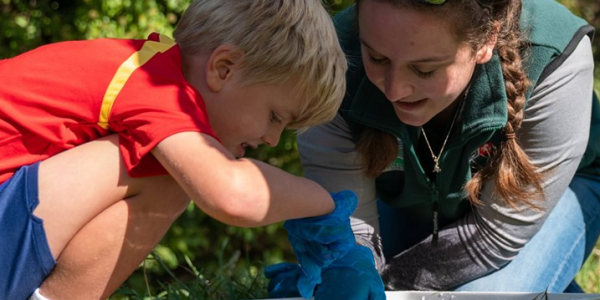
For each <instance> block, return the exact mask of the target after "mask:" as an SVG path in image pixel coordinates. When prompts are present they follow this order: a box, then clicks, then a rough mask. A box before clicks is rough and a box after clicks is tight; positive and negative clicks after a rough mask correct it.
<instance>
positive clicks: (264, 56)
mask: <svg viewBox="0 0 600 300" xmlns="http://www.w3.org/2000/svg"><path fill="white" fill-rule="evenodd" d="M174 37H175V40H176V42H177V44H178V45H179V47H180V48H181V51H182V52H184V53H186V54H190V55H194V54H198V53H201V52H205V51H212V50H213V49H215V48H217V47H218V46H220V45H223V44H231V45H235V46H236V47H238V48H239V49H240V50H241V51H242V52H243V57H242V59H243V65H244V70H243V74H242V76H243V77H244V80H245V82H247V83H249V84H251V83H259V82H261V83H282V82H286V81H293V82H294V83H295V84H296V86H295V89H294V90H293V91H290V93H299V94H300V95H302V96H303V98H304V99H305V101H304V103H303V106H302V109H301V112H300V114H299V115H298V116H297V119H296V120H295V122H294V123H293V124H290V127H292V128H303V127H307V126H311V125H316V124H320V123H323V122H326V121H329V120H331V119H332V118H333V116H334V115H335V113H336V112H337V109H338V108H339V106H340V103H341V100H342V98H343V95H344V92H345V88H346V83H345V72H346V69H347V62H346V58H345V56H344V53H343V51H342V49H341V47H340V45H339V43H338V40H337V35H336V32H335V29H334V27H333V22H332V20H331V17H330V16H329V14H328V13H327V11H326V10H325V8H324V7H323V5H322V4H321V2H320V1H319V0H197V1H194V2H193V3H192V4H190V6H189V7H188V8H187V10H186V11H185V13H184V15H183V16H182V18H181V20H180V21H179V23H178V24H177V28H176V29H175V32H174Z"/></svg>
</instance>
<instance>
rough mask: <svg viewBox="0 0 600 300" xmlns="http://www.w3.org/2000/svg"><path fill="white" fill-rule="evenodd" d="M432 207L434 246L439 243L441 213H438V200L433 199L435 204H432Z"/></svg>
mask: <svg viewBox="0 0 600 300" xmlns="http://www.w3.org/2000/svg"><path fill="white" fill-rule="evenodd" d="M431 208H432V209H433V237H432V238H431V244H432V245H433V246H437V244H438V232H439V227H438V226H439V222H438V220H439V213H438V202H437V200H436V201H433V204H432V205H431Z"/></svg>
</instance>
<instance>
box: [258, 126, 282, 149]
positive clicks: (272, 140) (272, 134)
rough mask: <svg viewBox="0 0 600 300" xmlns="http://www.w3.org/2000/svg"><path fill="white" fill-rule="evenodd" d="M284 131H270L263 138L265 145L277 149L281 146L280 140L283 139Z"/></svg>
mask: <svg viewBox="0 0 600 300" xmlns="http://www.w3.org/2000/svg"><path fill="white" fill-rule="evenodd" d="M282 132H283V128H282V129H271V130H269V131H268V132H267V133H266V134H265V135H264V136H263V138H262V140H263V143H265V144H266V145H267V146H269V147H275V146H277V144H279V139H280V138H281V133H282Z"/></svg>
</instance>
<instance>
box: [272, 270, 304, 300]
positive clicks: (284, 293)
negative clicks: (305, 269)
mask: <svg viewBox="0 0 600 300" xmlns="http://www.w3.org/2000/svg"><path fill="white" fill-rule="evenodd" d="M300 273H302V270H301V268H300V265H298V264H296V263H279V264H275V265H270V266H268V267H266V268H265V277H267V278H268V279H269V285H268V286H267V288H268V289H269V298H293V297H300V292H298V279H300Z"/></svg>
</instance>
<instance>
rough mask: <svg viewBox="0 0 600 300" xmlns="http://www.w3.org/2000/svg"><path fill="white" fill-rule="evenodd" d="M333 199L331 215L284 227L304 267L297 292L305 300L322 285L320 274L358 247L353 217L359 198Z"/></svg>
mask: <svg viewBox="0 0 600 300" xmlns="http://www.w3.org/2000/svg"><path fill="white" fill-rule="evenodd" d="M331 196H332V198H333V201H334V202H335V209H334V211H333V212H332V213H330V214H328V215H324V216H319V217H310V218H302V219H294V220H288V221H286V222H285V223H284V225H283V227H284V228H285V229H286V230H287V231H288V238H289V240H290V244H291V245H292V248H293V249H294V253H295V254H296V257H297V258H298V262H299V263H300V266H301V267H302V268H301V272H300V277H299V279H298V291H299V292H300V295H301V296H302V297H303V298H306V299H308V298H310V297H312V295H313V292H314V289H315V286H316V285H317V284H319V283H321V270H322V269H323V268H324V267H327V266H329V265H330V264H331V263H332V262H333V261H334V260H336V259H338V258H340V257H342V256H344V255H345V254H346V253H347V252H348V250H350V249H351V248H352V247H354V245H355V243H356V240H355V239H354V233H353V232H352V228H351V226H350V215H351V214H352V212H354V209H355V208H356V204H357V201H358V200H357V199H356V195H355V194H354V192H352V191H342V192H339V193H333V194H331Z"/></svg>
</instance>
